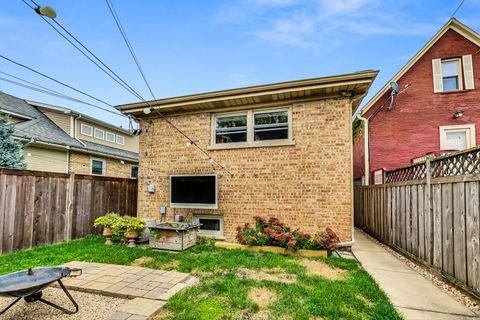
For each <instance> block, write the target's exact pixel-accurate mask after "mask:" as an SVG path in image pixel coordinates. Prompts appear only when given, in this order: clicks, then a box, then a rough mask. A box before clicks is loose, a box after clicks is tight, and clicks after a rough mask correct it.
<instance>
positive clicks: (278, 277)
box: [236, 268, 297, 283]
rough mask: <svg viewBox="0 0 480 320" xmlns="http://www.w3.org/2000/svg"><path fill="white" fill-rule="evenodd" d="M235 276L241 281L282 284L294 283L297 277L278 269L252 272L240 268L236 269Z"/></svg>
mask: <svg viewBox="0 0 480 320" xmlns="http://www.w3.org/2000/svg"><path fill="white" fill-rule="evenodd" d="M236 276H237V277H239V278H242V279H253V280H260V281H263V280H267V281H276V282H282V283H295V282H297V275H295V274H288V273H285V272H284V271H283V269H280V268H273V269H261V270H252V269H246V268H241V269H238V271H237V273H236Z"/></svg>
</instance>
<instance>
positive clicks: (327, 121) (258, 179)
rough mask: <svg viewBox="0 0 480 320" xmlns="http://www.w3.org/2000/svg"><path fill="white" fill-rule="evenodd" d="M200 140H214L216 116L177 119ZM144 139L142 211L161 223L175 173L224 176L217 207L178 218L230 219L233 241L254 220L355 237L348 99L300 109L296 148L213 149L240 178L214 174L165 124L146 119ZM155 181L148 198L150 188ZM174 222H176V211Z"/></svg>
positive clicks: (205, 143)
mask: <svg viewBox="0 0 480 320" xmlns="http://www.w3.org/2000/svg"><path fill="white" fill-rule="evenodd" d="M171 120H172V122H173V123H174V124H175V125H177V126H178V127H179V128H181V129H182V130H184V131H185V132H186V133H187V134H188V135H189V136H191V137H194V138H195V139H197V141H196V142H197V143H198V144H199V145H200V146H202V147H203V148H207V146H208V145H209V143H210V133H211V131H210V129H211V113H208V112H205V113H196V114H185V115H179V116H175V117H171ZM142 125H143V129H144V131H143V133H142V135H141V136H140V168H141V169H140V181H139V200H138V201H139V203H138V214H139V216H144V217H155V218H157V219H158V218H159V208H160V206H161V205H162V204H164V205H167V207H168V205H169V176H170V175H172V174H200V173H204V174H206V173H218V174H219V178H218V184H219V195H218V205H219V208H218V210H204V209H176V214H181V215H184V216H187V217H191V216H192V215H193V214H202V215H204V214H214V215H223V217H224V232H225V237H226V239H227V240H228V241H234V235H235V228H236V227H237V226H238V225H240V224H244V223H245V222H252V221H253V220H252V219H253V217H254V216H255V215H262V216H270V215H275V216H278V217H280V218H281V219H282V220H283V221H285V222H286V223H287V224H289V225H292V226H294V227H301V228H303V229H305V230H308V231H310V232H315V231H317V230H319V229H323V228H325V227H327V226H331V227H333V229H334V230H335V231H337V232H338V234H339V235H340V238H341V240H342V241H349V240H350V238H351V227H352V225H351V220H352V194H351V192H352V189H351V186H352V166H351V109H350V103H349V101H348V100H347V99H341V100H322V101H317V102H309V103H305V104H294V105H293V122H292V125H293V139H294V140H295V142H296V144H295V146H282V147H262V148H245V149H230V150H217V151H212V152H211V155H212V156H213V157H214V158H215V159H216V160H217V161H219V162H220V163H224V164H225V166H226V168H227V169H228V170H229V171H231V172H232V173H233V177H232V176H230V175H229V174H228V173H226V172H225V171H221V169H217V170H214V168H212V165H211V164H210V162H209V161H208V160H207V157H206V156H205V155H202V154H201V153H200V152H199V151H198V150H197V149H196V148H194V147H187V145H186V142H187V141H186V140H185V138H183V137H181V136H180V135H179V134H178V133H177V132H176V131H175V130H174V129H173V128H172V127H170V126H169V125H168V124H166V123H165V121H163V120H161V119H154V120H153V122H152V123H151V124H148V123H147V122H143V123H142ZM149 182H152V183H154V184H155V187H156V192H155V193H154V194H149V193H148V192H147V191H146V186H147V184H148V183H149ZM167 217H168V219H169V220H171V219H172V209H170V208H169V209H168V214H167Z"/></svg>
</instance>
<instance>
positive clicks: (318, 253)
mask: <svg viewBox="0 0 480 320" xmlns="http://www.w3.org/2000/svg"><path fill="white" fill-rule="evenodd" d="M215 246H216V247H218V248H225V249H242V250H248V251H254V252H270V253H277V254H282V255H295V256H300V257H326V256H327V255H328V254H327V250H306V249H299V250H297V251H293V250H287V249H285V248H282V247H274V246H247V245H244V244H239V243H230V242H221V241H217V242H215Z"/></svg>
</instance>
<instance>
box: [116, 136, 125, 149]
mask: <svg viewBox="0 0 480 320" xmlns="http://www.w3.org/2000/svg"><path fill="white" fill-rule="evenodd" d="M115 142H116V143H117V144H121V145H122V146H123V145H124V144H125V137H124V136H119V135H118V134H117V136H116V139H115Z"/></svg>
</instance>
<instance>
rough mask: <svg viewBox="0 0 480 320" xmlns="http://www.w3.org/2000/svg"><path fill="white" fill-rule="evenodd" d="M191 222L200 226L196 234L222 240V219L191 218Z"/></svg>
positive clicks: (210, 217) (214, 217) (208, 217)
mask: <svg viewBox="0 0 480 320" xmlns="http://www.w3.org/2000/svg"><path fill="white" fill-rule="evenodd" d="M193 222H194V223H198V224H200V228H199V229H198V234H199V235H202V236H207V237H212V238H216V239H223V238H224V236H223V217H218V216H193Z"/></svg>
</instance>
